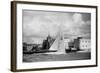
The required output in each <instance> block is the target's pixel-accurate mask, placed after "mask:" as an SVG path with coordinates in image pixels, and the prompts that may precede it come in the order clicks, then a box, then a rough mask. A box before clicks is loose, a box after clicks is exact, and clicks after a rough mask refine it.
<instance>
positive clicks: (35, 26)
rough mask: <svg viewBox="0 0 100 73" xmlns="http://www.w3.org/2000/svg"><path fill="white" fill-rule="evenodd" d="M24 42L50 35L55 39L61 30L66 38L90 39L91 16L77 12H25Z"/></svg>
mask: <svg viewBox="0 0 100 73" xmlns="http://www.w3.org/2000/svg"><path fill="white" fill-rule="evenodd" d="M22 14H23V41H25V42H31V41H32V38H35V37H36V38H37V37H39V38H45V37H46V36H47V35H48V34H49V35H51V36H53V37H55V36H56V35H57V33H58V32H59V29H61V31H63V32H64V33H65V35H66V36H69V35H71V36H74V35H78V36H79V35H83V36H86V37H90V34H91V14H89V13H77V12H52V11H34V10H23V13H22Z"/></svg>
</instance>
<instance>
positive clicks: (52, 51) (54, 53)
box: [11, 1, 97, 72]
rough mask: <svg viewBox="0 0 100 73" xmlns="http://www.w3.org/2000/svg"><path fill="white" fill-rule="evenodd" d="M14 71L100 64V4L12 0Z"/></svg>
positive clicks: (12, 68)
mask: <svg viewBox="0 0 100 73" xmlns="http://www.w3.org/2000/svg"><path fill="white" fill-rule="evenodd" d="M11 7H12V10H11V12H12V15H11V16H12V17H11V30H12V31H11V33H12V34H11V37H12V38H11V45H12V46H11V70H12V71H15V72H16V71H34V70H48V69H49V70H50V69H63V68H65V69H66V68H81V67H95V66H97V6H88V5H72V4H58V3H41V2H19V1H13V2H12V6H11Z"/></svg>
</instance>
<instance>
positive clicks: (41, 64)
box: [17, 4, 96, 69]
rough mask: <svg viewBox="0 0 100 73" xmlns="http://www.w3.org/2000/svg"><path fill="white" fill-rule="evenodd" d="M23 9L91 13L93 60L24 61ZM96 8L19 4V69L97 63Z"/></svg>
mask: <svg viewBox="0 0 100 73" xmlns="http://www.w3.org/2000/svg"><path fill="white" fill-rule="evenodd" d="M22 9H29V10H48V11H63V12H64V11H67V12H85V13H91V47H92V48H91V60H78V61H63V62H62V61H52V62H35V63H34V62H33V63H23V62H22ZM95 13H96V10H95V8H81V7H59V6H49V5H48V6H46V5H45V6H44V5H29V4H17V69H32V68H33V69H35V68H50V67H64V66H65V67H68V66H82V65H95V64H96V41H95V40H96V36H95V34H96V24H95V23H96V20H95V19H96V18H95V17H96V14H95Z"/></svg>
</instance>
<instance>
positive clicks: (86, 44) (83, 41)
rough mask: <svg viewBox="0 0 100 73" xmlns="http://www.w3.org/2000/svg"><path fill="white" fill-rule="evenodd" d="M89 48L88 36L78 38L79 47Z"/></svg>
mask: <svg viewBox="0 0 100 73" xmlns="http://www.w3.org/2000/svg"><path fill="white" fill-rule="evenodd" d="M90 48H91V40H90V39H88V38H82V39H80V49H90Z"/></svg>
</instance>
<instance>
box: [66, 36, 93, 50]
mask: <svg viewBox="0 0 100 73" xmlns="http://www.w3.org/2000/svg"><path fill="white" fill-rule="evenodd" d="M64 47H65V49H70V48H75V49H76V50H81V49H82V50H86V49H87V50H88V49H91V39H90V38H84V37H77V38H64Z"/></svg>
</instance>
